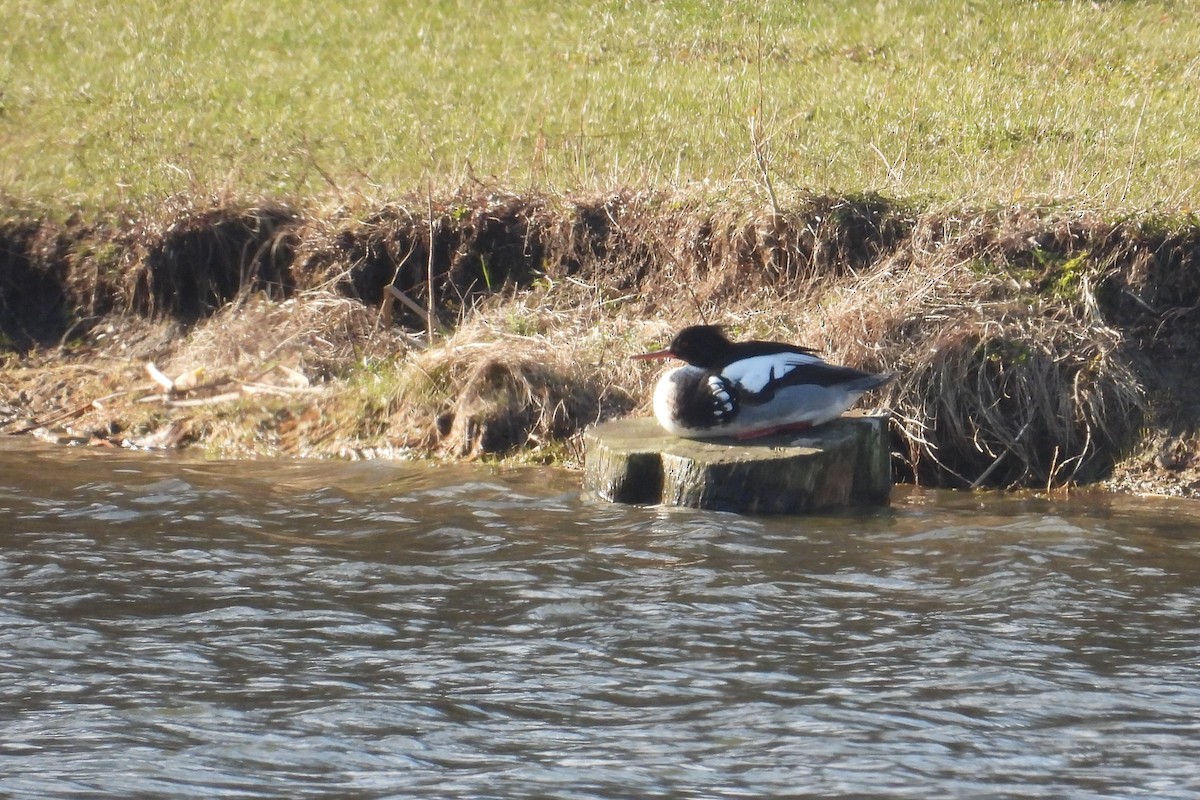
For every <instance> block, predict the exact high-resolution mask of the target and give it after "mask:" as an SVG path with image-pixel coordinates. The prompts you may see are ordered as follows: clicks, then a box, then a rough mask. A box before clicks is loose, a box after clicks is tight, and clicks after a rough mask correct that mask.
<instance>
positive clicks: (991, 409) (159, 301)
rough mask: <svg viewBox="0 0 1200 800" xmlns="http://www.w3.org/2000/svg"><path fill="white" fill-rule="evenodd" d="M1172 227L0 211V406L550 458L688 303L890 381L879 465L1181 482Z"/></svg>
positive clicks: (665, 210)
mask: <svg viewBox="0 0 1200 800" xmlns="http://www.w3.org/2000/svg"><path fill="white" fill-rule="evenodd" d="M1198 318H1200V220H1198V219H1197V218H1196V216H1195V215H1192V214H1184V213H1179V214H1174V215H1163V214H1143V215H1125V216H1121V215H1116V214H1111V213H1110V214H1105V213H1102V212H1096V211H1089V210H1080V209H1072V208H1069V207H1062V206H1051V205H1047V206H1029V207H1024V206H1022V207H1005V208H990V209H965V208H942V207H937V208H934V207H923V206H921V205H919V204H916V203H910V202H900V201H896V200H892V199H889V198H884V197H879V196H875V195H868V196H856V197H830V196H811V197H801V198H798V199H796V200H795V201H794V202H793V203H792V204H791V205H789V206H787V207H784V208H780V209H779V210H778V211H777V212H776V211H774V210H771V209H766V210H764V208H763V207H762V204H761V203H758V202H751V201H748V200H739V199H736V198H732V197H728V196H715V195H713V194H712V193H707V194H695V195H689V194H685V193H681V192H654V193H637V192H631V191H617V192H612V193H610V194H607V195H604V196H593V197H569V196H561V195H554V196H550V195H540V194H518V193H512V192H506V191H501V190H497V189H492V188H489V189H486V190H485V189H483V188H480V189H478V190H472V191H470V192H467V191H461V192H458V193H454V194H448V195H445V196H440V197H427V196H416V195H414V196H411V197H407V198H402V199H400V200H396V201H394V202H389V203H386V204H378V205H371V204H369V203H367V202H365V201H362V202H358V203H354V204H349V205H347V204H342V205H338V206H329V207H324V206H320V205H316V204H299V203H289V202H282V201H277V200H272V201H261V200H244V199H243V200H230V199H227V198H226V199H202V200H201V199H196V198H172V199H171V200H169V201H167V202H165V203H163V204H161V205H160V206H158V207H156V208H155V209H154V210H153V211H152V212H146V211H137V212H134V211H130V210H118V211H113V212H108V213H100V214H97V215H95V216H94V217H88V216H86V215H80V214H73V215H69V216H68V215H64V214H61V213H50V212H47V211H46V210H44V209H43V210H39V209H31V208H28V207H22V206H21V205H20V204H19V203H16V202H12V201H9V202H8V203H7V205H6V206H5V207H4V208H3V210H2V212H0V350H2V353H3V359H4V361H3V369H2V370H0V424H2V428H0V430H3V431H4V432H5V433H7V434H30V435H40V436H44V437H47V438H51V439H53V440H55V441H64V442H71V443H85V444H91V445H95V446H136V447H188V448H201V449H203V450H204V451H205V452H207V453H210V454H213V455H222V456H239V457H241V456H254V457H260V456H278V455H289V456H291V455H296V456H306V457H342V458H345V457H423V458H424V457H435V458H450V459H460V458H510V459H518V460H526V461H535V462H539V463H559V464H566V465H568V466H569V465H573V464H577V463H578V460H579V459H580V457H581V452H580V437H581V433H582V431H583V430H584V429H585V428H586V427H587V426H588V425H590V424H593V423H594V422H596V421H599V420H603V419H609V418H614V417H620V416H625V415H629V414H635V413H645V410H646V402H647V399H648V397H649V387H650V386H651V384H652V382H653V379H654V377H655V373H654V371H653V369H644V368H643V367H641V366H635V365H633V364H631V363H630V362H629V361H628V356H629V355H631V354H633V353H635V352H638V351H640V350H642V349H645V348H647V347H649V346H657V345H660V344H661V343H662V342H663V341H665V339H666V338H667V337H669V335H670V332H671V331H672V330H674V329H675V328H676V327H678V326H680V325H683V324H687V323H689V322H694V321H697V320H700V319H703V320H705V321H708V322H715V323H721V324H725V325H726V326H728V327H729V328H730V330H731V331H732V332H733V333H735V334H737V335H747V336H760V337H761V336H766V337H771V338H782V339H791V340H793V341H797V342H801V343H804V344H807V345H809V346H812V347H816V348H818V349H820V350H822V351H823V352H824V353H825V355H826V357H827V358H829V359H830V360H834V361H839V362H842V363H847V364H851V365H853V366H857V367H860V368H864V369H870V370H876V371H898V372H900V373H901V375H902V377H901V379H900V380H898V381H897V382H896V383H895V384H894V385H893V386H891V387H890V388H889V390H888V393H887V394H885V395H883V396H881V397H879V398H877V400H878V402H879V404H880V405H881V406H883V407H886V408H888V409H890V410H891V411H892V413H893V415H894V424H893V451H894V453H895V457H894V467H895V472H896V474H897V477H898V478H899V479H901V480H906V481H915V482H917V483H920V484H924V485H937V486H956V487H966V486H992V487H1029V488H1037V489H1045V488H1053V487H1057V486H1071V485H1079V484H1097V483H1099V484H1102V485H1106V486H1109V487H1112V488H1115V489H1118V490H1123V491H1135V492H1152V493H1162V494H1173V495H1183V496H1192V497H1195V496H1200V443H1198V438H1197V430H1198V427H1200V424H1198V423H1200V374H1198V372H1200V371H1198V370H1196V368H1195V365H1196V364H1197V363H1200V319H1198Z"/></svg>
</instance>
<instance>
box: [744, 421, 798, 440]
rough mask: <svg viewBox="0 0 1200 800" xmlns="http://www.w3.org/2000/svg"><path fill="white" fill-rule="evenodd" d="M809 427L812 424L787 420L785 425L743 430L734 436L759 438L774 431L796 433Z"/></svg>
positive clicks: (774, 432)
mask: <svg viewBox="0 0 1200 800" xmlns="http://www.w3.org/2000/svg"><path fill="white" fill-rule="evenodd" d="M811 427H812V424H811V423H808V422H789V423H788V424H787V425H773V426H772V427H770V428H759V429H758V430H755V431H743V432H742V433H739V434H738V435H737V436H736V437H735V438H737V440H738V441H745V440H746V439H759V438H762V437H763V436H771V435H773V434H776V433H797V432H799V431H806V430H808V429H809V428H811Z"/></svg>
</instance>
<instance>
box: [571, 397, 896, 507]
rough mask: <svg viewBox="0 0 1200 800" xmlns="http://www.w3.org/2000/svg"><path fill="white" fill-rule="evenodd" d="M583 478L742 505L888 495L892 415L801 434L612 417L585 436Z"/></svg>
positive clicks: (657, 495)
mask: <svg viewBox="0 0 1200 800" xmlns="http://www.w3.org/2000/svg"><path fill="white" fill-rule="evenodd" d="M584 441H585V444H586V448H587V462H586V465H585V468H584V476H583V488H584V491H585V492H587V493H589V494H590V495H592V496H595V497H598V498H600V499H603V500H607V501H610V502H616V503H639V504H661V505H669V506H689V507H691V508H702V509H707V510H710V511H734V512H739V513H745V514H805V513H810V512H816V511H830V510H835V509H843V508H856V507H866V506H880V505H887V502H888V496H889V495H890V494H891V488H892V475H891V462H890V454H889V452H888V444H887V443H888V437H887V419H886V418H884V417H878V416H865V415H855V414H847V415H846V416H843V417H841V418H840V419H836V420H834V421H832V422H830V423H827V424H825V425H822V426H821V427H819V428H815V429H814V430H812V431H809V432H807V433H804V434H794V433H793V434H785V435H780V436H769V437H764V438H762V439H756V440H751V441H746V442H739V441H736V440H733V439H716V440H706V441H700V440H695V439H680V438H678V437H675V436H671V435H669V434H667V433H666V432H664V431H663V430H662V428H660V427H659V426H658V423H657V422H655V421H654V420H653V419H624V420H617V421H614V422H607V423H605V424H603V425H598V426H596V427H595V428H593V429H591V430H590V431H588V432H587V434H585V436H584Z"/></svg>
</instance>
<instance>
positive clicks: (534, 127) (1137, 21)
mask: <svg viewBox="0 0 1200 800" xmlns="http://www.w3.org/2000/svg"><path fill="white" fill-rule="evenodd" d="M0 12H2V15H0V16H2V18H3V20H4V24H3V26H0V52H4V53H5V54H6V56H5V57H4V59H3V61H0V193H2V194H6V195H9V196H10V197H13V198H18V199H21V200H32V201H36V202H39V203H48V204H51V205H55V206H60V207H61V206H74V205H80V206H83V207H85V208H87V207H111V206H116V205H121V204H127V203H132V204H135V205H136V204H139V203H142V202H147V201H148V202H154V201H156V200H157V199H160V198H162V197H164V196H166V195H168V194H173V193H178V192H183V193H206V194H207V193H214V192H216V193H233V194H265V195H269V196H273V197H299V198H310V197H317V198H321V197H327V196H333V197H337V196H339V195H341V194H344V193H346V192H355V193H358V192H361V193H365V194H367V195H369V196H379V197H389V196H394V195H396V194H399V193H404V192H411V191H424V190H425V189H426V188H428V187H430V186H432V187H434V188H437V189H444V188H447V187H454V186H457V185H460V184H463V183H464V182H470V181H472V180H474V179H478V180H480V181H483V182H485V183H494V184H498V185H501V186H504V187H506V188H508V189H511V190H514V191H522V190H525V189H537V190H539V191H549V192H555V191H563V192H576V191H592V190H604V189H611V188H614V187H618V186H630V187H646V186H649V187H659V188H670V187H686V186H690V185H693V184H694V183H696V182H705V183H706V184H707V185H708V186H709V187H716V190H717V191H725V187H733V186H741V187H745V188H747V189H748V190H749V191H752V192H755V193H757V194H758V196H760V197H762V198H763V200H764V202H765V201H766V200H767V195H768V193H767V181H766V178H768V177H769V179H770V186H771V188H773V189H774V190H775V192H776V195H777V197H778V198H779V199H780V200H781V201H786V199H787V198H788V197H789V196H791V195H792V194H794V193H797V192H807V191H815V192H820V193H825V192H829V193H835V194H855V193H861V192H864V191H877V192H881V193H883V194H886V195H889V196H893V197H900V198H915V199H921V200H924V201H929V202H935V203H943V202H944V203H960V202H965V203H984V204H990V203H1000V204H1007V203H1011V202H1014V201H1030V200H1032V199H1038V200H1041V199H1047V198H1050V199H1054V200H1057V201H1062V202H1064V203H1067V204H1070V205H1083V206H1088V207H1099V208H1103V209H1108V210H1124V209H1130V210H1137V209H1146V208H1149V207H1157V208H1166V209H1185V210H1186V209H1191V208H1192V207H1194V206H1196V205H1197V201H1200V44H1198V43H1197V37H1196V31H1197V30H1200V4H1196V3H1191V2H1179V3H1167V2H1163V3H1140V2H1116V1H1115V0H1114V1H1113V2H1094V3H1077V2H1014V3H990V2H951V1H950V0H933V1H932V2H928V3H908V2H898V1H887V0H885V1H884V2H876V1H875V0H871V2H844V1H843V0H839V1H838V2H811V3H792V2H767V3H764V2H761V0H760V2H731V3H701V2H628V3H618V2H607V3H581V4H579V5H578V6H576V5H572V4H562V3H550V2H540V1H539V0H516V1H515V2H507V3H495V4H480V3H462V2H452V1H450V0H435V2H429V1H428V0H426V1H425V2H421V3H412V2H385V1H383V0H380V1H378V2H359V3H345V4H341V3H331V2H328V0H321V1H320V2H318V1H317V0H289V1H288V2H279V1H278V0H277V1H276V2H263V1H262V0H256V1H255V2H249V0H227V2H217V1H216V0H195V1H194V2H190V3H160V2H150V0H129V2H122V3H114V2H111V0H108V1H107V2H102V1H101V0H78V1H77V2H65V1H64V0H0Z"/></svg>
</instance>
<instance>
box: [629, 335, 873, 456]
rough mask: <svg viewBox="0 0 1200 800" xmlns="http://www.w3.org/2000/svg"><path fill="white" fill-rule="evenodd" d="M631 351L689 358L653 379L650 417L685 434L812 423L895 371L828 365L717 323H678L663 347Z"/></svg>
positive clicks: (746, 433)
mask: <svg viewBox="0 0 1200 800" xmlns="http://www.w3.org/2000/svg"><path fill="white" fill-rule="evenodd" d="M634 358H637V359H650V358H678V359H680V360H682V361H685V362H687V366H684V367H676V368H675V369H672V370H670V371H668V372H667V373H666V374H664V375H663V376H662V377H661V378H659V380H658V385H657V386H656V387H655V389H654V416H655V417H657V418H658V422H659V424H661V425H662V426H663V428H665V429H666V430H667V432H668V433H672V434H675V435H676V436H686V437H689V438H708V437H719V436H735V437H737V438H739V439H751V438H754V437H757V436H767V435H769V434H772V433H782V432H785V431H796V430H803V429H806V428H811V427H813V426H816V425H820V424H822V423H824V422H828V421H829V420H831V419H835V418H837V417H839V416H841V414H842V412H843V411H845V410H846V409H847V408H849V407H850V406H851V405H853V404H854V401H855V400H857V399H858V398H859V397H860V396H862V394H863V392H866V391H868V390H870V389H875V388H878V387H880V386H883V385H884V384H885V383H887V382H888V381H890V380H892V378H894V377H896V376H895V373H887V374H872V373H869V372H863V371H861V370H857V369H853V368H851V367H838V366H834V365H832V364H827V363H825V361H823V360H822V359H821V358H820V357H819V356H817V355H815V352H814V351H813V350H811V349H809V348H807V347H799V346H796V345H790V344H783V343H780V342H759V341H752V342H736V343H735V342H731V341H730V340H729V339H728V338H726V337H725V334H724V333H722V332H721V329H720V328H718V327H716V326H715V325H693V326H691V327H688V328H684V329H683V330H681V331H680V332H679V333H678V334H677V335H676V336H675V338H674V339H673V340H672V341H671V344H670V345H669V346H668V347H667V348H665V349H663V350H656V351H655V352H653V353H643V354H641V355H636V356H634Z"/></svg>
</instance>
